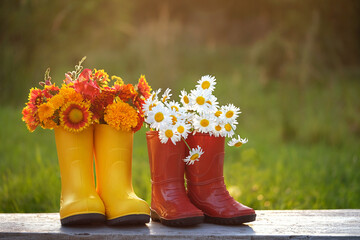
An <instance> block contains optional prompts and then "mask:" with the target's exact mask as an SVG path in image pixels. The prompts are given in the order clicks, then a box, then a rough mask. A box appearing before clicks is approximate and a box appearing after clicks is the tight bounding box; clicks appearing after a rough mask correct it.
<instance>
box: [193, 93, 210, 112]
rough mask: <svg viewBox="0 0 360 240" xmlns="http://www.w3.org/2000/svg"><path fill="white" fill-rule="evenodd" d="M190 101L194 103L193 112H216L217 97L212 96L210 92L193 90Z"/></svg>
mask: <svg viewBox="0 0 360 240" xmlns="http://www.w3.org/2000/svg"><path fill="white" fill-rule="evenodd" d="M190 101H191V102H192V103H193V105H192V110H195V111H197V112H209V111H215V110H216V97H215V96H213V95H211V93H210V92H209V91H204V90H199V89H197V90H192V91H191V93H190Z"/></svg>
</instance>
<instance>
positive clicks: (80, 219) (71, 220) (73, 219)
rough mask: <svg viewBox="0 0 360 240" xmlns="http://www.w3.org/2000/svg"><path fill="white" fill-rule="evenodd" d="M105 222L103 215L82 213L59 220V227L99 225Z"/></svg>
mask: <svg viewBox="0 0 360 240" xmlns="http://www.w3.org/2000/svg"><path fill="white" fill-rule="evenodd" d="M105 220H106V217H105V215H103V214H101V213H84V214H77V215H73V216H70V217H66V218H63V219H60V222H61V225H64V226H70V225H84V224H101V223H104V222H105Z"/></svg>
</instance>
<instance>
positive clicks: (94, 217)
mask: <svg viewBox="0 0 360 240" xmlns="http://www.w3.org/2000/svg"><path fill="white" fill-rule="evenodd" d="M93 133H94V128H93V126H91V127H88V128H87V129H85V130H83V131H81V132H79V133H70V132H68V131H66V130H64V129H63V128H56V129H55V140H56V149H57V154H58V159H59V165H60V173H61V199H60V221H61V224H62V225H74V224H88V223H99V222H104V221H105V207H104V204H103V202H102V200H101V199H100V197H99V195H98V194H97V192H96V189H95V182H94V171H93V170H94V165H93V161H94V158H93Z"/></svg>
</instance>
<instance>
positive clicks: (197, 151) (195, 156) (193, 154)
mask: <svg viewBox="0 0 360 240" xmlns="http://www.w3.org/2000/svg"><path fill="white" fill-rule="evenodd" d="M203 154H204V151H203V150H202V149H201V147H200V146H197V148H193V149H191V150H190V152H189V155H188V156H187V157H186V158H185V159H184V162H185V163H186V164H187V165H191V164H194V163H195V162H196V161H199V160H200V157H201V155H203Z"/></svg>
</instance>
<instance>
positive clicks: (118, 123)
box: [104, 101, 138, 131]
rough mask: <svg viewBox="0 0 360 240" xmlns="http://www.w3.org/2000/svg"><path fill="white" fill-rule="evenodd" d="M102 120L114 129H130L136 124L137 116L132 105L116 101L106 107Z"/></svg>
mask: <svg viewBox="0 0 360 240" xmlns="http://www.w3.org/2000/svg"><path fill="white" fill-rule="evenodd" d="M104 120H105V122H106V123H107V124H109V126H111V127H113V128H115V129H116V130H121V131H131V130H132V128H134V127H136V125H137V121H138V116H137V112H136V110H135V109H134V108H133V107H131V106H130V105H129V104H127V103H124V102H122V101H118V102H114V103H112V104H110V105H108V106H107V107H106V109H105V115H104Z"/></svg>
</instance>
